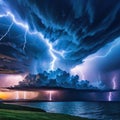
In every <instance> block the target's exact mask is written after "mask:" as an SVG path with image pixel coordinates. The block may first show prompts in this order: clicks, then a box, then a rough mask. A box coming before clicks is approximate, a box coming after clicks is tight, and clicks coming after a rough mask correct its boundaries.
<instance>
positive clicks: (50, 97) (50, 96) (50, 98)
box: [49, 91, 52, 101]
mask: <svg viewBox="0 0 120 120" xmlns="http://www.w3.org/2000/svg"><path fill="white" fill-rule="evenodd" d="M51 100H52V91H50V92H49V101H51Z"/></svg>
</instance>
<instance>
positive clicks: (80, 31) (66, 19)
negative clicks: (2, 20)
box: [8, 0, 120, 65]
mask: <svg viewBox="0 0 120 120" xmlns="http://www.w3.org/2000/svg"><path fill="white" fill-rule="evenodd" d="M8 2H9V4H10V7H11V9H12V10H14V12H15V13H17V14H18V15H20V16H21V19H23V20H25V21H27V22H28V23H29V25H30V26H31V29H38V30H39V31H41V32H42V33H43V34H44V36H45V37H46V38H48V39H49V40H50V41H51V42H53V44H54V48H55V49H56V50H59V51H62V50H64V51H65V57H64V59H60V62H63V63H66V62H69V63H72V64H74V65H75V64H78V63H80V62H82V60H83V58H85V57H86V56H88V55H90V54H92V53H95V52H96V51H97V50H99V49H100V48H102V47H103V46H105V45H106V44H107V43H109V42H111V41H113V40H114V39H115V38H116V37H118V36H119V34H120V22H119V20H120V1H119V0H114V1H113V0H110V1H109V2H108V1H105V0H97V1H96V0H69V1H68V0H57V1H56V0H44V1H38V0H28V1H27V0H26V1H24V2H23V1H22V0H18V1H17V2H16V3H14V0H10V1H8ZM13 3H14V6H13ZM17 14H16V15H17Z"/></svg>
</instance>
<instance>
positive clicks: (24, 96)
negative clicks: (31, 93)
mask: <svg viewBox="0 0 120 120" xmlns="http://www.w3.org/2000/svg"><path fill="white" fill-rule="evenodd" d="M23 99H24V100H25V99H26V92H25V91H24V92H23Z"/></svg>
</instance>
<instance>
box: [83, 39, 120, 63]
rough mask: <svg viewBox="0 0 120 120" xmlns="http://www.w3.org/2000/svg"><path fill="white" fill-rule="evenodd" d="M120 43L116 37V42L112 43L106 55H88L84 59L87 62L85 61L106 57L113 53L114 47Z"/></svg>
mask: <svg viewBox="0 0 120 120" xmlns="http://www.w3.org/2000/svg"><path fill="white" fill-rule="evenodd" d="M119 43H120V41H119V40H118V39H116V40H115V41H114V44H112V46H111V47H110V48H109V49H108V51H107V52H106V53H105V54H104V55H96V56H91V57H87V58H85V59H84V60H83V61H84V62H85V61H91V60H94V59H96V58H105V57H107V56H108V55H109V54H110V53H111V51H112V49H114V48H115V47H116V46H117V45H118V44H119Z"/></svg>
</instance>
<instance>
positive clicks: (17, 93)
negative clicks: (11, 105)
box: [16, 91, 19, 100]
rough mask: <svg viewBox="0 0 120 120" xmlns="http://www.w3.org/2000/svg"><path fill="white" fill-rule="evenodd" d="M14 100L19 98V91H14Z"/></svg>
mask: <svg viewBox="0 0 120 120" xmlns="http://www.w3.org/2000/svg"><path fill="white" fill-rule="evenodd" d="M16 100H19V92H18V91H16Z"/></svg>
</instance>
